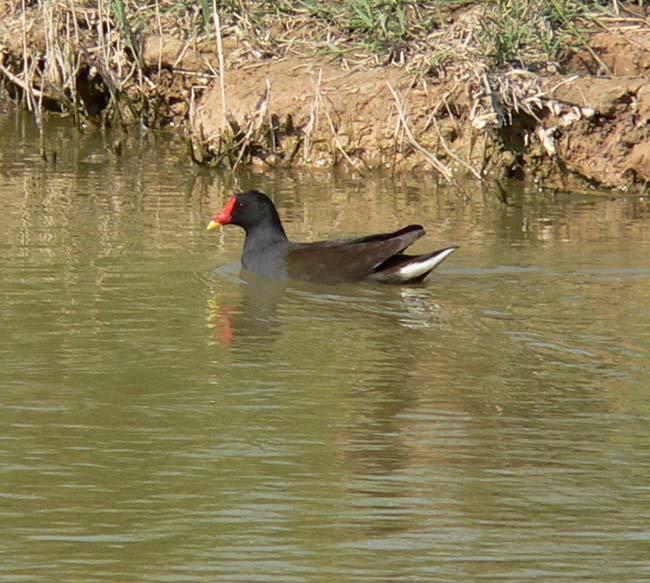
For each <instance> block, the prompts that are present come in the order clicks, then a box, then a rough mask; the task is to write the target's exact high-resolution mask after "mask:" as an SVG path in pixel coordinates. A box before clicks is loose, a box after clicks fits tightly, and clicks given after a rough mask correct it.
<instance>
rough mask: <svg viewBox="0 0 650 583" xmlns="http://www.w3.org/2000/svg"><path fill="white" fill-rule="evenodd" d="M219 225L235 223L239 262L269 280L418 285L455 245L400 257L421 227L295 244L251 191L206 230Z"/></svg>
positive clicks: (269, 205) (272, 207) (264, 201)
mask: <svg viewBox="0 0 650 583" xmlns="http://www.w3.org/2000/svg"><path fill="white" fill-rule="evenodd" d="M220 225H238V226H240V227H242V228H243V229H244V231H246V239H245V241H244V250H243V252H242V256H241V263H242V266H243V267H244V268H245V269H246V270H248V271H250V272H252V273H256V274H260V275H263V276H266V277H270V278H273V279H292V280H303V281H312V282H323V283H340V282H354V281H374V282H381V283H418V282H421V281H422V280H423V279H424V278H425V277H426V276H427V275H428V274H429V273H430V272H431V271H432V270H433V269H435V268H436V267H437V266H438V265H439V264H440V263H442V262H443V261H444V260H445V259H446V258H447V257H449V255H451V254H452V253H453V252H454V251H456V249H458V247H456V246H454V247H446V248H444V249H439V250H438V251H433V252H431V253H425V254H424V255H405V254H404V253H403V251H404V250H405V249H406V248H407V247H409V246H410V245H411V244H413V243H414V242H415V241H417V240H418V239H419V238H420V237H422V236H423V235H424V228H423V227H422V226H420V225H409V226H408V227H404V228H403V229H400V230H399V231H395V232H394V233H383V234H380V235H370V236H368V237H359V238H356V239H337V240H334V241H317V242H315V243H294V242H292V241H289V239H288V238H287V235H286V233H285V232H284V227H283V226H282V221H281V220H280V216H279V215H278V211H277V210H276V208H275V205H274V204H273V202H272V201H271V199H270V198H269V197H268V196H266V195H265V194H264V193H262V192H258V191H256V190H249V191H248V192H243V193H241V194H236V195H235V196H233V197H232V198H231V199H230V200H229V201H228V204H227V205H226V208H224V209H223V211H222V212H221V213H220V214H218V215H217V216H216V217H214V218H213V219H212V220H211V221H210V224H209V225H208V231H211V230H213V229H216V228H217V227H219V226H220Z"/></svg>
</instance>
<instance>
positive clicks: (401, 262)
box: [373, 246, 458, 283]
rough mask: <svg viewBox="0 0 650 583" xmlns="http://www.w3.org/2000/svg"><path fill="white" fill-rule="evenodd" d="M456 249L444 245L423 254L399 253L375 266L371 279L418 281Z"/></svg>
mask: <svg viewBox="0 0 650 583" xmlns="http://www.w3.org/2000/svg"><path fill="white" fill-rule="evenodd" d="M456 249H458V247H457V246H453V247H445V248H444V249H438V250H437V251H433V252H431V253H425V254H424V255H404V254H399V255H395V256H394V257H392V258H391V260H390V262H384V263H382V264H381V265H379V266H377V268H376V270H375V274H374V276H373V279H375V280H376V281H379V282H382V283H419V282H421V281H422V280H423V279H424V278H425V277H426V276H427V275H429V273H431V272H432V271H433V270H434V269H435V268H436V267H438V265H440V264H441V263H442V262H443V261H444V260H445V259H447V257H449V256H450V255H451V254H452V253H453V252H454V251H456Z"/></svg>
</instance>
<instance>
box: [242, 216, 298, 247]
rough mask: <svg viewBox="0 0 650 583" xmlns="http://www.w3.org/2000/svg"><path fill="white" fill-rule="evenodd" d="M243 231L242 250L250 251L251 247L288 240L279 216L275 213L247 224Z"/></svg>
mask: <svg viewBox="0 0 650 583" xmlns="http://www.w3.org/2000/svg"><path fill="white" fill-rule="evenodd" d="M245 231H246V240H245V242H244V251H250V250H252V249H253V248H256V249H264V248H266V247H271V246H273V245H277V244H278V243H284V242H287V241H288V238H287V234H286V233H285V231H284V227H283V226H282V222H281V221H280V217H279V216H277V215H276V216H271V217H268V218H265V219H264V220H262V221H260V222H259V223H255V224H254V225H249V226H248V227H247V228H246V229H245Z"/></svg>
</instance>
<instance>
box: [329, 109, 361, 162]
mask: <svg viewBox="0 0 650 583" xmlns="http://www.w3.org/2000/svg"><path fill="white" fill-rule="evenodd" d="M323 113H324V114H325V118H326V119H327V123H328V124H329V127H330V131H331V132H332V136H333V137H334V144H335V145H336V147H337V148H338V149H339V151H340V152H341V154H343V157H344V158H345V159H346V161H347V162H348V164H350V168H352V170H354V171H356V170H357V168H355V166H354V162H352V159H351V158H350V156H348V153H347V152H346V151H345V149H344V148H343V144H341V141H340V140H339V136H338V134H337V133H336V129H335V128H334V123H333V122H332V118H331V117H330V114H329V112H328V111H327V108H326V107H323Z"/></svg>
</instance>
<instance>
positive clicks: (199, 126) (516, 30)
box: [0, 0, 650, 185]
mask: <svg viewBox="0 0 650 583" xmlns="http://www.w3.org/2000/svg"><path fill="white" fill-rule="evenodd" d="M606 28H607V29H610V30H611V29H612V28H614V29H617V30H621V31H626V30H638V31H645V30H648V29H650V27H649V26H648V21H647V19H646V17H645V7H644V6H643V3H642V2H617V1H602V2H585V1H580V0H550V1H548V0H496V1H494V2H468V1H463V0H446V1H445V0H430V1H414V0H339V1H337V2H317V1H316V0H281V1H279V2H271V1H254V0H222V1H219V2H217V1H216V0H198V1H196V2H179V1H175V0H155V1H153V2H148V3H146V4H143V3H139V2H135V1H134V0H88V1H81V2H80V1H74V0H58V1H49V0H36V1H34V0H0V76H1V77H2V80H3V86H4V89H5V91H6V92H7V93H9V95H10V96H12V97H14V98H16V99H19V100H21V101H22V103H23V104H24V105H25V107H27V108H28V109H30V110H32V111H33V112H34V113H35V114H36V117H37V119H38V120H39V122H41V120H42V116H43V112H45V111H48V110H54V111H59V112H61V113H64V114H66V115H70V116H72V118H73V119H74V121H75V123H76V124H77V125H78V126H81V125H82V124H83V123H88V122H91V123H96V124H101V125H113V126H115V125H120V126H122V127H129V126H131V125H132V124H134V123H140V124H143V125H146V126H148V127H160V126H165V125H169V124H178V125H181V126H182V127H184V128H185V131H186V135H187V140H188V148H189V151H190V155H191V156H192V158H193V159H194V160H195V161H196V162H197V163H201V164H209V165H228V166H230V167H231V168H236V167H238V166H239V165H241V164H249V163H254V164H258V165H260V166H262V167H265V168H266V167H270V166H275V165H278V164H309V165H316V166H323V165H324V166H336V165H342V166H345V167H346V168H350V169H352V170H353V171H355V172H364V171H365V170H367V169H376V168H389V169H391V170H398V169H426V170H428V171H433V172H435V173H436V174H437V175H439V176H440V177H442V178H444V179H446V180H453V179H454V176H455V175H456V174H457V173H458V172H463V173H469V174H471V175H473V176H474V177H476V178H477V179H479V180H482V179H483V178H484V177H485V176H486V174H487V173H489V172H490V171H491V170H495V169H498V173H499V174H500V175H503V174H505V175H514V176H520V175H525V174H530V173H531V171H539V169H540V167H541V165H542V160H547V161H549V160H550V161H551V166H550V167H549V166H548V165H547V166H546V168H545V169H544V171H543V172H544V174H545V175H546V176H550V175H552V174H554V173H559V174H562V173H565V170H566V169H567V168H570V170H574V169H575V168H574V167H575V165H571V164H566V163H564V162H566V161H565V160H563V159H562V151H563V150H562V149H563V148H564V149H565V150H566V151H568V149H567V148H569V145H567V144H563V142H562V140H563V135H561V134H562V131H564V133H565V134H567V135H568V132H566V128H567V127H568V125H570V124H571V123H573V122H576V121H579V120H590V119H596V118H598V117H599V116H600V115H601V113H600V112H599V111H598V109H597V107H594V105H593V104H592V103H590V102H588V100H585V99H583V100H582V101H581V102H580V100H578V99H576V98H575V96H573V94H572V93H571V91H570V90H569V89H568V87H567V86H570V87H573V86H574V81H575V80H576V77H575V76H573V75H571V72H572V71H571V67H574V68H575V67H576V64H577V63H578V62H580V64H579V67H577V68H575V70H576V71H580V72H582V73H584V72H585V71H589V73H590V74H591V75H595V76H603V75H608V74H611V73H612V72H613V67H612V62H611V60H609V61H608V59H607V58H606V57H604V56H603V53H604V50H599V49H598V47H597V46H595V45H594V43H593V42H592V38H593V37H594V34H595V33H597V32H598V31H599V30H602V29H606ZM639 90H640V88H636V89H634V91H639ZM569 94H570V96H573V97H571V99H569V98H566V99H565V98H564V97H566V96H567V95H569ZM563 96H564V97H563ZM558 128H560V129H558ZM562 128H564V129H562ZM643 132H645V129H643ZM643 132H642V136H641V137H640V138H639V140H643V139H645V137H646V136H645V133H643ZM637 143H638V142H637ZM635 145H636V144H631V146H635ZM641 157H643V156H641ZM625 172H626V171H624V170H622V171H621V173H622V174H625ZM575 173H576V174H579V175H582V177H583V178H585V179H587V180H588V181H591V182H595V183H596V182H599V181H600V182H605V183H606V181H602V180H600V178H599V177H597V176H595V175H593V176H587V174H588V172H585V171H583V170H580V169H578V170H577V171H576V172H575ZM628 175H630V174H629V173H628ZM631 176H632V179H633V180H640V181H642V182H645V180H647V179H646V178H645V177H644V176H641V175H640V173H639V172H638V171H636V170H634V171H633V172H632V173H631ZM615 182H616V181H613V182H612V185H615ZM608 185H609V184H608Z"/></svg>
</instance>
